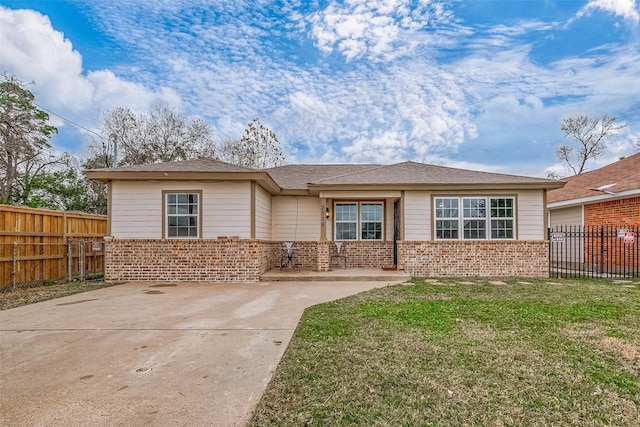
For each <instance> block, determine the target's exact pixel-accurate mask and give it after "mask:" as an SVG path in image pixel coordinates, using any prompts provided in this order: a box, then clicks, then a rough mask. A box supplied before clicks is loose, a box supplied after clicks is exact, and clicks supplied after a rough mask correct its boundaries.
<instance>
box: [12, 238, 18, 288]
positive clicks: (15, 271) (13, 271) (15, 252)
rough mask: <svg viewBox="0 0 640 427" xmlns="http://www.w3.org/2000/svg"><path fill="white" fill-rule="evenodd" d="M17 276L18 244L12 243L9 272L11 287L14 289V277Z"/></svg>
mask: <svg viewBox="0 0 640 427" xmlns="http://www.w3.org/2000/svg"><path fill="white" fill-rule="evenodd" d="M17 274H18V242H13V270H12V271H11V287H12V288H15V287H16V275H17Z"/></svg>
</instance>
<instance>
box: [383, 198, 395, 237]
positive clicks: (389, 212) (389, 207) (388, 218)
mask: <svg viewBox="0 0 640 427" xmlns="http://www.w3.org/2000/svg"><path fill="white" fill-rule="evenodd" d="M393 200H394V199H387V200H385V202H384V240H389V241H393Z"/></svg>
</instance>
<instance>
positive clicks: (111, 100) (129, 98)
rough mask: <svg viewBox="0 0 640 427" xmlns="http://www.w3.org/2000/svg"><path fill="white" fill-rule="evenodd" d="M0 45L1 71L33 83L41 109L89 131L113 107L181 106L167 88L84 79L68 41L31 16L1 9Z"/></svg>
mask: <svg viewBox="0 0 640 427" xmlns="http://www.w3.org/2000/svg"><path fill="white" fill-rule="evenodd" d="M0 46H2V48H1V49H0V68H1V69H2V70H3V71H4V72H8V73H10V74H14V75H15V76H16V77H17V78H18V79H20V80H22V81H24V82H34V85H33V86H32V87H30V89H31V90H32V91H33V92H34V94H35V95H36V101H37V102H38V103H39V104H41V105H42V106H43V107H45V108H49V109H51V110H53V111H56V112H58V113H59V114H61V115H63V116H65V117H68V118H71V119H73V120H74V121H77V122H79V123H81V124H83V125H85V126H88V127H93V126H95V125H96V121H97V118H98V114H99V113H100V112H101V111H104V110H107V109H110V108H114V107H116V106H121V105H126V106H129V107H131V108H132V109H134V110H136V109H137V110H146V109H147V108H148V107H149V106H150V105H151V104H153V103H154V102H157V101H158V100H160V99H162V100H164V101H166V102H168V103H170V104H177V103H178V102H179V97H178V96H177V94H176V93H175V92H173V91H171V90H169V89H161V90H159V91H157V92H152V91H150V90H149V89H147V88H146V87H145V86H143V85H142V84H139V83H132V82H128V81H126V80H122V79H120V78H118V77H117V76H116V75H115V74H114V73H113V72H111V71H108V70H101V71H94V72H90V73H88V74H85V73H84V70H83V67H82V56H81V55H80V53H79V52H77V51H76V50H74V48H73V45H72V43H71V41H69V40H68V39H65V38H64V35H63V34H62V33H61V32H59V31H56V30H55V29H54V28H53V27H52V25H51V21H50V20H49V18H48V17H46V16H43V15H41V14H40V13H38V12H35V11H31V10H11V9H7V8H4V7H1V6H0ZM63 113H64V114H63ZM51 120H52V123H53V124H54V125H55V126H58V127H61V126H64V125H65V122H64V121H62V120H61V119H59V118H58V117H56V116H54V115H51Z"/></svg>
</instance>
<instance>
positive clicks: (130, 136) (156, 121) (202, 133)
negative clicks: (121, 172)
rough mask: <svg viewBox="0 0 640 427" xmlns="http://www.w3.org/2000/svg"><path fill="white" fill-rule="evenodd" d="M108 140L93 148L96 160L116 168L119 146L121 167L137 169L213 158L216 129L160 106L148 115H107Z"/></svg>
mask: <svg viewBox="0 0 640 427" xmlns="http://www.w3.org/2000/svg"><path fill="white" fill-rule="evenodd" d="M101 122H102V123H101V128H100V133H101V134H102V135H104V139H103V140H101V141H100V143H96V141H94V143H93V144H92V145H90V146H89V150H90V151H91V153H92V157H98V158H99V159H104V165H105V166H108V167H110V166H113V160H114V159H113V157H112V154H111V153H113V144H115V143H117V150H118V164H119V165H135V164H146V163H161V162H173V161H177V160H187V159H193V158H198V157H213V156H214V155H215V145H214V143H213V127H212V126H211V125H210V124H208V123H206V122H204V121H203V120H201V119H193V120H189V119H187V117H185V116H184V115H183V114H181V113H179V112H177V111H176V110H174V109H172V108H169V107H167V106H166V105H156V106H154V107H153V108H152V109H151V112H150V113H148V114H145V113H143V114H135V113H133V112H132V111H131V110H130V109H129V108H127V107H119V108H116V109H114V110H110V111H107V112H106V113H105V114H103V115H102V117H101Z"/></svg>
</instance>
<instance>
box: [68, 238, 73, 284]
mask: <svg viewBox="0 0 640 427" xmlns="http://www.w3.org/2000/svg"><path fill="white" fill-rule="evenodd" d="M72 243H73V239H72V238H71V237H69V240H68V241H67V277H68V278H69V281H72V280H73V248H72V247H71V245H72Z"/></svg>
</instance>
